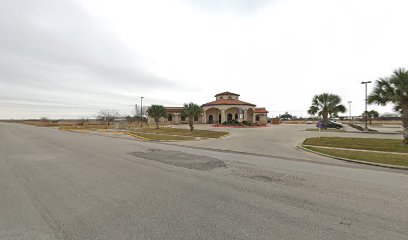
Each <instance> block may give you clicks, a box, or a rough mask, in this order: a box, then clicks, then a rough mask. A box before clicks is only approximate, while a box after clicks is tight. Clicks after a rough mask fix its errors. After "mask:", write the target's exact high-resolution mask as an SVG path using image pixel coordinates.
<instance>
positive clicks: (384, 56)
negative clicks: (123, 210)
mask: <svg viewBox="0 0 408 240" xmlns="http://www.w3.org/2000/svg"><path fill="white" fill-rule="evenodd" d="M406 9H408V1H407V0H350V1H347V0H338V1H335V0H309V1H304V0H269V1H267V0H258V1H257V0H224V1H219V0H191V1H187V0H173V1H172V0H162V1H160V0H149V1H144V0H139V1H138V0H116V1H110V0H78V1H76V0H58V1H56V0H37V1H32V0H8V1H7V0H0V53H1V54H0V119H5V118H39V117H49V118H77V117H90V118H91V117H95V115H96V113H97V112H98V111H99V110H100V109H104V108H110V109H117V110H118V111H120V112H121V113H122V114H130V113H132V110H133V106H134V104H139V103H140V96H143V97H144V104H146V105H150V104H163V105H165V106H181V105H182V104H183V103H185V102H191V101H193V102H196V103H198V104H203V103H206V102H209V101H213V100H214V95H215V94H216V93H219V92H223V91H231V92H235V93H238V94H241V97H240V99H241V100H243V101H247V102H251V103H254V104H257V106H258V107H262V106H263V107H266V108H267V109H268V110H269V111H270V113H271V114H270V115H272V116H276V115H277V114H279V113H284V112H286V111H288V112H291V113H294V114H295V115H298V116H303V117H304V116H307V114H306V111H307V109H308V107H309V106H310V103H311V98H312V97H313V95H314V94H318V93H322V92H330V93H335V94H338V95H340V96H341V97H342V99H343V103H344V104H345V105H346V106H347V107H348V103H347V101H352V114H353V115H359V114H360V113H361V112H362V111H363V109H364V86H363V85H361V84H360V82H361V81H368V80H373V81H374V80H376V79H377V78H378V77H382V76H387V75H390V74H391V73H392V71H393V70H394V69H396V68H398V67H408V32H407V30H406V29H407V23H408V14H406ZM371 88H372V85H371V86H369V89H371ZM369 109H377V110H379V111H380V112H392V110H391V109H392V106H387V107H381V108H380V107H377V106H369Z"/></svg>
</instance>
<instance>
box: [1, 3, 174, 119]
mask: <svg viewBox="0 0 408 240" xmlns="http://www.w3.org/2000/svg"><path fill="white" fill-rule="evenodd" d="M0 52H1V55H0V85H1V88H0V104H1V105H0V118H8V117H18V116H23V115H26V113H25V112H24V111H27V112H29V111H32V108H35V107H38V108H41V107H44V106H67V107H69V106H71V107H76V108H86V109H88V110H87V111H88V114H90V113H91V112H92V111H97V109H99V108H100V107H104V106H109V105H111V106H112V107H115V106H122V105H126V104H128V103H132V102H135V101H137V98H136V96H140V95H141V94H142V92H144V91H146V90H149V89H154V88H157V87H159V86H166V88H170V89H171V88H180V86H177V85H176V84H175V83H173V82H171V81H169V80H167V79H163V78H160V77H156V76H155V75H154V74H152V73H149V72H148V71H146V70H144V69H143V67H142V64H141V63H143V59H141V58H137V56H136V57H135V54H134V53H131V52H129V50H128V49H126V48H125V47H123V45H122V43H121V42H120V41H119V40H118V39H116V38H115V37H114V33H111V32H108V31H107V30H106V26H104V25H103V24H101V23H99V22H96V21H94V20H93V19H92V18H91V17H90V16H89V15H88V14H87V12H86V11H85V10H84V9H83V8H82V7H81V5H79V4H78V3H76V2H74V1H68V0H59V1H54V0H41V1H30V0H13V1H7V2H6V1H3V2H2V3H1V7H0ZM120 91H124V92H134V95H133V94H132V95H122V94H118V92H120ZM56 103H57V104H56ZM24 106H27V107H24ZM92 106H93V107H92ZM59 111H62V110H61V108H57V107H56V108H54V115H55V116H57V115H58V114H57V112H59ZM87 111H82V112H83V113H85V112H87ZM39 114H40V113H39ZM71 114H72V115H78V113H77V112H71Z"/></svg>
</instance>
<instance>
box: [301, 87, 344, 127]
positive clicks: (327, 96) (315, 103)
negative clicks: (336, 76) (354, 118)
mask: <svg viewBox="0 0 408 240" xmlns="http://www.w3.org/2000/svg"><path fill="white" fill-rule="evenodd" d="M345 111H346V107H345V106H344V105H342V104H341V98H340V97H339V96H338V95H335V94H331V93H322V94H319V95H315V96H314V97H313V99H312V105H311V106H310V108H309V111H307V112H308V113H309V114H311V115H315V114H316V113H317V114H318V115H319V116H321V117H322V118H323V123H324V125H325V126H326V125H327V124H328V118H329V117H333V116H337V113H339V112H341V113H344V112H345Z"/></svg>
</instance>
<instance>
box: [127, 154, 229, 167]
mask: <svg viewBox="0 0 408 240" xmlns="http://www.w3.org/2000/svg"><path fill="white" fill-rule="evenodd" d="M129 154H131V155H133V156H135V157H139V158H144V159H147V160H153V161H157V162H161V163H164V164H169V165H173V166H176V167H184V168H189V169H194V170H201V171H208V170H212V169H215V168H223V167H224V168H225V167H227V165H226V164H225V163H224V162H223V161H221V160H219V159H217V158H212V157H207V156H202V155H194V154H189V153H185V152H181V151H172V150H162V149H149V150H148V151H147V152H131V153H129Z"/></svg>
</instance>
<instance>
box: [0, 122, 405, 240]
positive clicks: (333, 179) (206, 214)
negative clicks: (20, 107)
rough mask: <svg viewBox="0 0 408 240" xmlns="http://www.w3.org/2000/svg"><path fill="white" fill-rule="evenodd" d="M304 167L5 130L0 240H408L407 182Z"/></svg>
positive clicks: (392, 173)
mask: <svg viewBox="0 0 408 240" xmlns="http://www.w3.org/2000/svg"><path fill="white" fill-rule="evenodd" d="M271 144H272V146H271V147H273V144H275V143H271ZM300 157H302V158H295V157H293V158H292V157H291V156H288V157H284V156H283V152H282V153H280V154H279V155H277V156H276V157H259V156H255V155H250V154H237V153H228V152H223V151H210V150H203V149H197V148H191V147H185V146H173V145H167V144H157V143H149V142H141V141H135V140H127V139H120V138H112V137H103V136H95V135H87V134H81V133H73V132H65V131H60V130H56V129H50V128H39V127H32V126H26V125H17V124H6V123H0V239H189V240H190V239H268V240H269V239H408V200H407V199H408V174H407V172H406V171H405V172H404V171H397V170H391V169H381V168H377V167H368V166H367V167H365V166H364V165H357V164H344V165H343V164H341V163H342V162H341V161H337V160H332V161H333V163H338V164H329V163H327V162H325V161H314V159H313V158H314V156H313V155H309V154H305V155H302V156H300ZM308 160H310V161H308Z"/></svg>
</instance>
